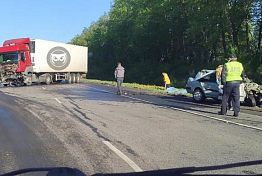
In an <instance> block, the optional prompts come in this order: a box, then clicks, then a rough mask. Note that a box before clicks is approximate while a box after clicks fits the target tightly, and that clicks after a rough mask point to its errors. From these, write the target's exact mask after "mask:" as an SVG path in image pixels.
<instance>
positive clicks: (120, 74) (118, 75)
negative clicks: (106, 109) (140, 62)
mask: <svg viewBox="0 0 262 176" xmlns="http://www.w3.org/2000/svg"><path fill="white" fill-rule="evenodd" d="M124 77H125V68H124V67H122V65H121V63H120V62H118V63H117V67H116V69H115V79H116V81H117V94H118V95H122V93H123V91H122V83H123V82H124Z"/></svg>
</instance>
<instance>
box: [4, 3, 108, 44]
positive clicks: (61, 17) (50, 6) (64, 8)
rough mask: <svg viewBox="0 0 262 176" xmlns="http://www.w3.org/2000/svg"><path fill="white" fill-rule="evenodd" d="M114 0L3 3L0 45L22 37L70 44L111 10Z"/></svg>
mask: <svg viewBox="0 0 262 176" xmlns="http://www.w3.org/2000/svg"><path fill="white" fill-rule="evenodd" d="M111 2H113V1H112V0H1V1H0V14H1V15H0V17H1V20H0V21H1V22H0V23H1V24H0V45H2V43H3V41H4V40H7V39H12V38H20V37H30V38H38V39H46V40H53V41H59V42H69V41H70V40H71V39H72V38H73V37H74V36H75V35H76V34H79V33H81V31H82V30H83V29H84V27H88V26H89V25H90V24H91V23H92V22H95V21H96V20H97V19H98V18H99V17H100V16H102V15H103V14H105V13H106V12H108V11H109V10H110V5H111Z"/></svg>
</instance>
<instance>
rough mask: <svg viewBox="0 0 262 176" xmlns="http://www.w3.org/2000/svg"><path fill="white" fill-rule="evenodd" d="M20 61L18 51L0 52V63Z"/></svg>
mask: <svg viewBox="0 0 262 176" xmlns="http://www.w3.org/2000/svg"><path fill="white" fill-rule="evenodd" d="M7 62H11V63H18V53H4V54H0V63H7Z"/></svg>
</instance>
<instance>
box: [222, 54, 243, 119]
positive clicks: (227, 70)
mask: <svg viewBox="0 0 262 176" xmlns="http://www.w3.org/2000/svg"><path fill="white" fill-rule="evenodd" d="M229 59H230V60H229V62H228V63H226V64H225V65H224V67H223V70H222V84H223V85H224V87H223V98H222V106H221V111H220V112H219V114H220V115H226V113H227V103H228V99H229V97H232V101H233V109H234V116H235V117H238V115H239V112H240V92H239V86H240V83H241V82H242V80H243V77H244V69H243V65H242V64H241V63H240V62H238V61H237V57H236V56H235V55H232V56H230V58H229Z"/></svg>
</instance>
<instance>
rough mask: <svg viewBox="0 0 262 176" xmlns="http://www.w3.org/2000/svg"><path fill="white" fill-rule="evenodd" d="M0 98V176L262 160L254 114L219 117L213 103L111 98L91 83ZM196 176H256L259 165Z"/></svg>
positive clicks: (259, 120) (261, 123) (260, 129)
mask: <svg viewBox="0 0 262 176" xmlns="http://www.w3.org/2000/svg"><path fill="white" fill-rule="evenodd" d="M0 91H1V92H0V175H1V174H3V173H6V172H9V171H13V170H17V169H23V168H44V167H61V166H67V167H72V168H78V169H80V170H81V171H83V172H85V173H86V174H90V175H92V174H97V173H125V172H138V171H148V170H159V169H174V168H179V167H191V166H195V167H200V166H217V165H226V164H230V163H240V162H245V161H258V160H261V159H262V150H261V148H262V137H261V134H262V112H261V110H260V109H259V108H257V109H249V108H244V110H243V111H242V112H241V114H240V117H239V118H232V117H231V116H230V115H232V114H233V112H229V115H228V116H225V117H224V116H222V117H221V116H218V115H217V112H218V111H219V106H218V105H216V104H211V105H208V104H205V105H199V104H195V103H192V102H190V101H189V100H187V99H186V98H175V97H168V96H152V95H144V94H136V93H134V92H127V94H126V95H124V96H118V95H116V94H115V89H114V88H112V87H106V86H99V85H92V84H74V85H66V84H61V85H49V86H46V85H35V86H31V87H20V88H14V87H9V88H2V89H1V90H0ZM202 173H218V174H236V175H237V174H259V173H260V174H261V173H262V165H254V166H249V167H237V168H230V169H225V170H215V171H208V172H202ZM42 174H44V173H42ZM37 175H39V174H37Z"/></svg>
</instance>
